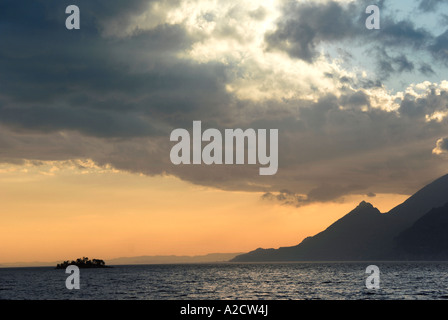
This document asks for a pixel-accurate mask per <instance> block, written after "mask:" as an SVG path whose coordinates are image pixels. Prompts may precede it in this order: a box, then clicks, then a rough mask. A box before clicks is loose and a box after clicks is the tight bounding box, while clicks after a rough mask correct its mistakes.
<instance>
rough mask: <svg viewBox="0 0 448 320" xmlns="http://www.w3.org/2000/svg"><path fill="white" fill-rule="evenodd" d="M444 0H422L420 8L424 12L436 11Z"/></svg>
mask: <svg viewBox="0 0 448 320" xmlns="http://www.w3.org/2000/svg"><path fill="white" fill-rule="evenodd" d="M442 3H443V0H420V4H419V6H418V8H419V9H420V10H422V11H424V12H430V11H435V10H436V9H437V7H438V6H439V5H440V4H442Z"/></svg>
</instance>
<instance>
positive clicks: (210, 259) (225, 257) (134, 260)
mask: <svg viewBox="0 0 448 320" xmlns="http://www.w3.org/2000/svg"><path fill="white" fill-rule="evenodd" d="M240 254H241V253H209V254H206V255H200V256H174V255H167V256H140V257H123V258H115V259H109V260H107V263H108V264H110V265H132V264H177V263H215V262H226V261H229V260H230V259H232V258H234V257H235V256H237V255H240Z"/></svg>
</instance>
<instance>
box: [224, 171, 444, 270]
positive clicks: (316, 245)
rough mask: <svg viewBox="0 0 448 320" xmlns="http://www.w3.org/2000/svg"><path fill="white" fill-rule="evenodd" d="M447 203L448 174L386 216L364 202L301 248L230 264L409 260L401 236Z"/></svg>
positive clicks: (269, 251)
mask: <svg viewBox="0 0 448 320" xmlns="http://www.w3.org/2000/svg"><path fill="white" fill-rule="evenodd" d="M447 203H448V174H447V175H444V176H442V177H440V178H438V179H436V180H434V181H433V182H431V183H430V184H428V185H426V186H424V187H423V188H421V189H420V190H418V191H417V192H416V193H415V194H413V195H412V196H410V197H409V198H408V199H407V200H406V201H404V202H403V203H401V204H399V205H398V206H396V207H394V208H393V209H391V210H390V211H389V212H387V213H381V212H380V211H379V210H378V209H377V208H375V207H374V206H373V205H372V204H370V203H368V202H365V201H362V202H361V203H360V204H359V205H358V206H357V207H356V208H355V209H353V210H352V211H350V212H349V213H348V214H346V215H345V216H343V217H342V218H340V219H338V220H337V221H335V222H334V223H332V224H331V225H330V226H329V227H328V228H326V229H325V230H323V231H321V232H319V233H317V234H316V235H314V236H311V237H307V238H305V239H304V240H303V241H302V242H301V243H299V244H298V245H295V246H291V247H281V248H278V249H261V248H258V249H257V250H254V251H251V252H248V253H246V254H243V255H239V256H236V257H235V258H234V259H232V260H231V261H233V262H255V261H256V262H262V261H348V260H352V261H363V260H396V259H397V258H398V257H406V255H404V254H403V253H402V250H403V246H402V245H401V246H400V245H399V244H398V243H397V237H398V235H399V234H401V233H402V232H404V231H405V230H407V229H408V228H410V227H411V226H412V225H413V224H415V223H416V222H417V221H418V220H419V219H420V218H422V217H423V216H424V215H425V214H426V213H428V212H429V211H430V210H432V209H434V208H440V207H442V206H444V205H445V204H447ZM447 231H448V230H447ZM407 256H409V255H407ZM411 256H412V255H411ZM420 258H424V256H420Z"/></svg>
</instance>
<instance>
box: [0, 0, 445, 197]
mask: <svg viewBox="0 0 448 320" xmlns="http://www.w3.org/2000/svg"><path fill="white" fill-rule="evenodd" d="M20 3H21V4H20V5H18V2H17V1H8V0H5V1H2V2H1V4H0V21H2V23H1V24H0V33H1V34H2V46H0V57H1V59H0V70H2V72H1V73H0V83H1V88H0V161H1V162H7V163H21V162H24V161H29V160H31V161H34V160H36V161H70V160H72V159H91V160H92V161H93V162H94V163H95V164H96V165H98V166H100V167H104V166H110V167H113V168H115V169H118V170H124V171H129V172H136V173H142V174H146V175H174V176H177V177H179V178H181V179H183V180H186V181H189V182H191V183H195V184H198V185H205V186H211V187H216V188H220V189H223V190H244V191H257V192H263V193H266V197H265V198H275V199H276V200H277V201H281V202H284V203H291V204H294V205H296V204H305V203H311V202H316V201H317V202H322V201H336V200H337V199H338V198H341V197H343V196H344V195H347V194H362V195H365V194H366V193H368V194H370V193H369V191H370V190H375V192H377V193H388V192H392V193H412V192H414V191H415V189H416V188H417V187H419V186H420V185H422V184H423V183H421V182H422V181H423V182H428V180H431V179H432V178H436V177H437V176H439V175H442V174H444V173H445V172H444V171H445V164H444V163H443V159H440V158H439V157H434V156H432V153H431V151H432V149H433V144H434V141H436V140H437V139H439V138H440V137H443V136H445V134H446V132H445V128H446V125H448V119H447V117H446V114H448V113H447V111H448V110H447V109H448V108H447V105H448V98H447V97H448V94H447V92H448V84H447V82H446V81H444V80H443V78H442V79H440V77H439V76H440V74H443V72H441V71H440V70H443V69H441V68H440V65H437V64H434V63H428V62H426V60H420V58H419V56H420V51H418V52H419V54H416V53H415V52H417V51H416V50H415V48H422V51H425V50H426V51H425V53H429V54H431V55H433V54H434V55H437V56H438V57H439V59H440V60H442V61H443V59H444V55H443V52H444V51H443V50H444V47H443V44H444V42H443V40H444V36H443V33H442V34H441V35H440V36H439V37H435V38H434V37H433V38H431V35H430V34H429V33H427V32H426V31H425V30H424V29H421V28H419V27H418V26H417V25H416V24H411V23H409V22H403V23H399V24H398V25H397V26H395V27H393V26H388V24H387V22H388V21H392V20H390V19H389V20H388V19H386V20H385V24H384V30H383V31H384V33H385V34H384V35H381V34H379V33H376V34H370V33H367V32H368V31H366V29H365V27H364V20H363V19H364V18H365V15H364V13H363V12H364V10H365V8H364V10H361V11H359V10H358V9H359V6H358V5H356V7H354V6H355V3H354V2H349V3H345V4H343V3H342V2H335V1H324V2H322V1H321V2H319V3H316V2H298V3H293V2H288V3H286V2H285V3H284V7H283V10H281V11H280V12H276V11H275V10H274V9H272V8H274V7H275V6H268V5H267V4H263V6H262V5H261V4H260V3H249V2H247V3H246V2H244V3H241V2H238V1H233V2H230V3H229V2H225V3H223V4H222V7H220V10H216V4H215V3H214V2H213V1H207V0H197V1H193V2H179V1H168V2H163V3H162V2H157V1H150V2H147V1H131V2H127V3H126V5H124V4H123V3H122V2H118V1H112V0H111V1H93V0H91V1H75V2H73V3H69V4H78V5H79V6H80V8H81V15H82V17H83V18H82V22H81V30H79V31H68V30H67V29H65V24H64V22H65V17H66V15H65V10H63V9H65V8H64V5H65V4H66V3H68V2H64V1H61V2H58V4H57V7H53V6H50V5H49V4H48V3H47V2H44V1H28V2H27V1H23V2H20ZM281 3H283V2H281ZM277 4H279V3H277ZM221 9H222V10H221ZM355 9H356V10H355ZM353 12H358V13H359V14H353ZM386 17H387V15H386ZM299 18H300V19H299ZM361 18H362V19H361ZM360 19H361V20H362V21H361V20H360ZM120 24H121V25H122V26H123V28H122V30H121V29H120V28H119V27H118V26H119V25H120ZM382 25H383V24H382ZM365 39H369V41H372V42H371V43H370V42H369V41H367V46H368V47H365V48H364V47H363V46H362V45H361V47H363V48H362V50H357V49H358V47H357V46H355V44H357V43H361V44H363V43H364V41H365ZM357 41H360V42H357ZM429 42H430V43H431V44H432V47H431V48H430V50H431V51H428V47H427V43H429ZM386 43H389V44H390V45H391V48H389V47H388V48H387V51H385V50H381V49H378V48H381V46H380V44H386ZM326 45H330V48H329V50H328V54H321V52H322V50H323V48H324V47H325V46H326ZM332 45H333V46H334V47H331V46H332ZM266 46H268V47H269V49H270V50H267V51H266V50H265V49H266ZM341 48H344V49H341ZM363 49H369V50H370V51H369V50H368V53H369V55H365V56H366V57H368V58H369V59H370V60H368V61H369V63H370V62H372V61H375V62H377V61H380V62H382V63H383V64H384V66H385V67H384V70H383V71H384V73H383V74H381V75H383V76H384V77H377V76H375V75H372V74H370V73H369V70H368V69H364V68H363V67H362V66H358V65H357V63H358V62H359V55H360V54H361V53H362V52H363ZM331 54H335V55H336V58H333V57H332V56H331ZM341 57H342V58H341ZM339 58H341V59H339ZM372 59H373V60H372ZM372 65H373V66H375V63H372ZM418 68H420V71H421V72H423V71H424V72H423V73H424V74H425V80H428V79H426V77H427V76H428V75H430V76H431V77H434V79H437V81H432V79H429V80H431V81H425V82H423V81H422V82H417V81H414V80H413V78H411V79H412V82H414V83H415V84H412V85H411V84H410V83H412V82H409V81H408V80H409V78H406V77H410V76H411V75H413V73H415V72H416V71H417V70H418ZM376 71H377V73H380V71H381V70H376ZM431 71H432V72H431ZM392 75H394V76H396V78H397V79H398V80H400V81H402V82H404V83H405V85H404V88H403V90H395V91H394V90H391V88H389V87H387V86H386V85H385V83H384V78H386V76H388V77H389V78H390V79H395V77H392ZM442 76H444V74H443V75H442ZM437 77H439V78H437ZM193 120H201V121H202V124H203V128H204V129H205V128H217V129H219V130H221V131H222V130H224V129H226V128H243V129H245V128H254V129H278V130H279V166H280V167H279V171H278V173H277V174H276V175H275V176H272V177H261V176H259V174H258V167H259V166H258V165H257V166H245V165H241V166H237V165H235V166H204V165H197V166H174V165H173V164H172V163H171V162H170V159H169V153H170V149H171V146H172V145H173V144H172V143H171V142H170V141H169V134H170V132H171V131H172V130H173V129H175V128H186V129H188V130H191V126H192V122H193ZM279 190H283V191H280V192H279ZM286 190H288V191H286ZM370 195H371V194H370Z"/></svg>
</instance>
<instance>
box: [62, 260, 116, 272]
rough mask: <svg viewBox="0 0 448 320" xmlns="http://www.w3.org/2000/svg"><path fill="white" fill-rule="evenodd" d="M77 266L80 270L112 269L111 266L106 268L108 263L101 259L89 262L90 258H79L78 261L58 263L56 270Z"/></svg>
mask: <svg viewBox="0 0 448 320" xmlns="http://www.w3.org/2000/svg"><path fill="white" fill-rule="evenodd" d="M71 265H75V266H77V267H78V268H80V269H81V268H84V269H86V268H110V267H109V266H106V263H105V262H104V260H101V259H93V260H89V258H88V257H83V258H78V259H76V260H72V261H71V262H70V261H68V260H67V261H64V262H62V263H58V264H57V266H56V269H66V268H67V267H68V266H71Z"/></svg>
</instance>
